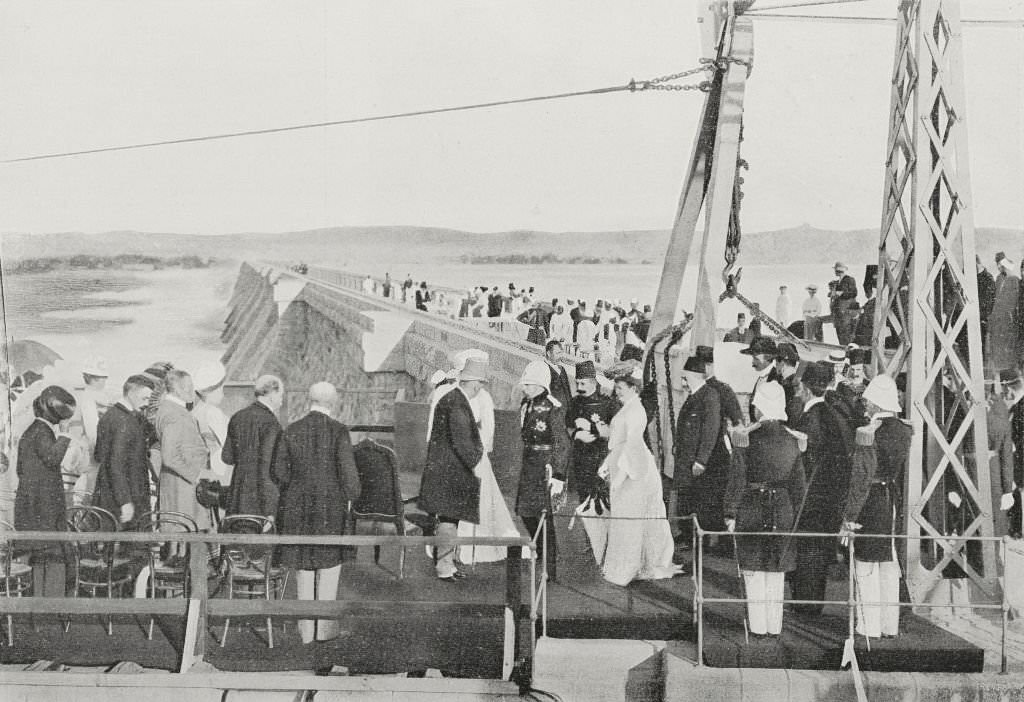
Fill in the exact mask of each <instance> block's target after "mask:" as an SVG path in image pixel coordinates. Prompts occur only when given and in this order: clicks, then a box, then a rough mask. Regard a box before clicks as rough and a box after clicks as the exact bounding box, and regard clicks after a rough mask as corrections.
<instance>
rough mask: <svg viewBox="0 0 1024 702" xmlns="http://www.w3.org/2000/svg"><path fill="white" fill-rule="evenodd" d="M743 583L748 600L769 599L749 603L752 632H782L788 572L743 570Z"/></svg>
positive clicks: (748, 618)
mask: <svg viewBox="0 0 1024 702" xmlns="http://www.w3.org/2000/svg"><path fill="white" fill-rule="evenodd" d="M743 583H744V585H745V586H746V589H747V599H748V600H769V602H768V603H764V602H748V603H747V622H748V623H749V624H750V633H751V634H781V633H782V598H783V595H784V594H785V587H786V574H785V573H769V572H765V571H763V570H745V571H743Z"/></svg>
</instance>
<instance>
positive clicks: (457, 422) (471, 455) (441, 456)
mask: <svg viewBox="0 0 1024 702" xmlns="http://www.w3.org/2000/svg"><path fill="white" fill-rule="evenodd" d="M483 455H484V447H483V444H482V443H481V441H480V430H479V429H478V428H477V425H476V420H475V419H474V418H473V409H472V408H471V407H470V406H469V400H468V399H466V394H465V393H464V392H463V391H462V389H461V388H459V387H455V388H454V389H452V390H450V391H449V392H447V393H445V394H444V395H443V396H442V397H441V399H440V400H438V401H437V406H436V407H435V408H434V423H433V424H432V425H431V428H430V439H429V440H428V441H427V464H426V467H425V468H424V469H423V479H422V482H421V483H420V499H419V506H420V509H422V510H423V511H424V512H427V513H428V514H435V515H438V516H439V517H447V518H448V519H453V520H461V521H466V522H472V523H473V524H478V523H479V522H480V481H479V480H478V479H477V477H476V476H475V475H474V474H473V469H474V468H475V467H476V464H477V463H479V462H480V459H481V458H483Z"/></svg>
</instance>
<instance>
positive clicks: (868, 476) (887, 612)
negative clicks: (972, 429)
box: [843, 374, 913, 637]
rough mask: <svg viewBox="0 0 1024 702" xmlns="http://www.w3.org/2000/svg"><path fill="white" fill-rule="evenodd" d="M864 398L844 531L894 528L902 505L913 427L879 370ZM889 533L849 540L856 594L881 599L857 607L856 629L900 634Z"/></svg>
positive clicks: (881, 531) (864, 599)
mask: <svg viewBox="0 0 1024 702" xmlns="http://www.w3.org/2000/svg"><path fill="white" fill-rule="evenodd" d="M864 404H865V406H866V408H867V411H868V413H869V416H870V418H871V419H870V422H869V423H868V424H867V425H866V426H863V427H860V428H859V429H857V439H856V445H855V447H854V451H853V457H852V460H851V473H850V487H849V490H848V491H847V497H846V504H845V508H844V510H843V532H844V533H852V532H860V533H861V534H883V535H891V534H893V533H895V530H896V525H897V524H899V521H900V515H901V513H902V511H903V499H902V492H903V489H902V488H903V483H904V481H905V480H906V471H907V458H908V456H909V455H910V442H911V439H912V437H913V429H912V428H911V426H910V423H909V422H906V421H904V420H902V419H900V418H899V414H900V413H901V412H902V408H901V407H900V404H899V398H898V396H897V391H896V383H895V381H893V379H892V378H890V377H889V376H888V375H885V374H882V375H878V376H875V378H874V379H873V380H872V381H871V382H870V383H869V384H868V387H867V389H866V390H865V391H864ZM895 550H896V543H895V540H893V539H892V538H864V537H861V538H857V539H855V540H854V543H853V558H854V561H853V563H854V577H855V579H856V585H857V593H856V597H857V599H858V600H860V601H861V602H883V603H889V604H883V605H880V606H879V605H868V604H865V605H861V606H858V607H857V633H859V634H863V635H865V636H874V637H878V636H887V637H893V636H896V635H897V634H899V622H900V608H899V606H898V603H899V597H900V585H899V583H900V566H899V563H897V562H896V561H895V560H894V552H895Z"/></svg>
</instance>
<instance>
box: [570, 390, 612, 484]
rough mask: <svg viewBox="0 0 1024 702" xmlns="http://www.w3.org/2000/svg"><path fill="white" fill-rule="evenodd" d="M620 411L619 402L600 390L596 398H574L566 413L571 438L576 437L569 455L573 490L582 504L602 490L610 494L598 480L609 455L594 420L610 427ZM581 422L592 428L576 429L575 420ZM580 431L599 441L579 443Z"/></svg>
mask: <svg viewBox="0 0 1024 702" xmlns="http://www.w3.org/2000/svg"><path fill="white" fill-rule="evenodd" d="M618 411H619V403H618V402H617V401H616V400H615V399H614V398H612V397H608V396H607V395H602V394H601V393H600V391H597V392H595V393H594V394H593V395H590V396H584V395H577V396H576V397H574V398H572V401H571V402H570V403H569V405H568V409H567V410H566V413H565V426H566V429H567V430H568V432H569V436H570V437H572V438H573V442H572V448H571V450H570V453H569V466H568V470H567V473H568V475H569V482H570V485H569V487H570V489H572V490H575V491H576V494H577V495H578V496H579V499H580V502H582V501H583V500H585V499H586V498H587V497H590V496H591V495H596V494H600V493H601V492H602V491H603V492H604V493H605V494H607V483H605V481H604V480H602V479H601V478H598V477H597V471H598V469H599V468H600V467H601V463H602V462H603V461H604V458H605V456H607V455H608V439H605V438H602V437H600V436H598V433H597V424H596V422H594V420H593V418H594V417H595V416H597V417H598V418H600V419H601V421H603V422H604V423H605V424H609V425H610V424H611V422H612V417H614V416H615V413H616V412H618ZM577 419H582V420H584V421H586V422H587V423H588V424H589V428H588V429H586V430H581V429H580V428H578V427H577V426H576V420H577ZM581 431H589V432H590V433H591V434H593V435H594V436H595V437H597V438H596V439H594V440H593V441H592V442H590V443H589V444H588V443H584V442H583V441H578V440H576V438H575V437H576V436H577V435H578V434H579V433H580V432H581Z"/></svg>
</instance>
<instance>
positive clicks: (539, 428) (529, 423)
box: [516, 392, 569, 578]
mask: <svg viewBox="0 0 1024 702" xmlns="http://www.w3.org/2000/svg"><path fill="white" fill-rule="evenodd" d="M520 417H521V421H522V432H521V437H522V440H523V468H522V471H521V472H520V473H519V489H518V491H517V492H516V514H518V515H519V516H520V517H522V519H523V524H524V525H525V526H526V528H527V530H528V531H529V532H530V534H531V536H532V535H533V534H536V533H537V529H538V528H539V527H540V519H541V516H542V515H543V514H544V512H545V511H547V524H548V527H547V540H546V542H545V541H541V542H540V543H539V544H538V546H539V548H538V551H539V553H538V554H537V555H538V556H539V557H541V558H544V559H546V561H547V565H548V574H549V575H550V576H551V577H552V578H553V577H555V573H556V566H557V564H558V544H557V542H556V541H555V522H554V516H553V510H552V508H551V493H550V492H549V489H548V480H547V477H548V476H547V466H548V465H550V466H551V476H552V477H553V478H556V479H558V480H565V467H566V463H567V459H568V457H569V437H568V435H567V434H566V433H565V430H564V428H565V406H564V405H563V406H562V407H556V406H555V404H554V403H553V402H552V401H551V397H550V396H549V395H548V393H547V392H542V393H541V394H540V395H538V396H537V397H534V398H530V397H527V398H525V399H524V400H523V404H522V406H521V407H520Z"/></svg>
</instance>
